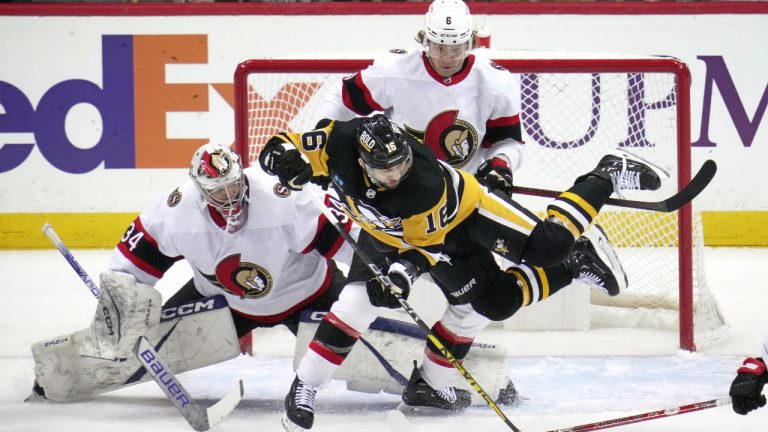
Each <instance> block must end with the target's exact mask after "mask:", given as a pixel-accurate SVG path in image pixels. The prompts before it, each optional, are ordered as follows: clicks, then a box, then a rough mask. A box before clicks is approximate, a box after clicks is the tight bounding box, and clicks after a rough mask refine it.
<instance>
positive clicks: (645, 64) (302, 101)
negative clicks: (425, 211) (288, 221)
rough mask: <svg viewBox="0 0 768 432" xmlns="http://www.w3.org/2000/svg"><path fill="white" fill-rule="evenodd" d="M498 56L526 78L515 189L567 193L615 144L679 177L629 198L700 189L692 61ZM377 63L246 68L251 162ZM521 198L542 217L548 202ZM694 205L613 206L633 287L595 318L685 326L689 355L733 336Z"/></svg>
mask: <svg viewBox="0 0 768 432" xmlns="http://www.w3.org/2000/svg"><path fill="white" fill-rule="evenodd" d="M492 55H493V57H492V58H494V61H495V62H496V63H498V64H499V65H501V66H504V67H505V68H507V69H508V70H509V71H510V72H511V73H513V74H517V75H518V76H519V82H520V91H521V102H522V104H521V121H522V130H523V139H524V141H525V147H526V148H525V151H524V157H523V164H522V167H521V168H520V169H519V170H517V171H515V184H516V185H521V186H531V187H535V188H543V189H552V190H565V189H567V188H568V187H569V186H570V185H571V184H572V182H573V180H574V179H575V178H576V177H577V176H578V175H580V174H583V173H585V172H587V171H589V170H591V169H592V168H593V167H594V166H595V165H596V164H597V162H598V161H599V159H600V158H601V156H602V155H604V154H606V153H607V152H609V151H610V150H612V149H613V148H616V147H620V148H624V149H627V150H629V151H631V152H632V153H635V154H637V155H639V156H641V157H644V158H647V159H649V160H651V161H654V162H655V163H657V164H658V165H661V166H662V167H663V168H665V169H666V170H668V171H669V173H670V175H671V178H670V179H669V180H668V181H667V182H666V184H664V185H663V186H662V188H661V189H660V190H658V191H655V192H651V193H648V192H647V191H644V192H641V193H637V192H635V193H630V192H627V194H626V196H625V197H626V198H628V199H636V200H643V201H656V200H661V199H664V198H666V197H668V196H670V195H672V194H674V193H675V192H677V191H678V189H679V188H681V187H682V186H683V185H685V184H686V183H687V182H688V181H689V180H690V178H691V170H692V166H691V156H690V124H689V117H690V106H689V99H690V98H689V86H690V75H689V72H688V69H687V67H686V65H685V64H684V63H682V62H680V61H679V60H676V59H672V58H662V57H647V58H634V57H633V58H616V57H597V56H595V57H593V58H575V57H571V58H562V57H560V58H555V57H551V58H541V57H539V58H536V59H533V58H521V57H520V55H519V54H516V53H512V52H499V51H494V52H492ZM527 55H528V56H530V54H527ZM370 63H371V60H367V59H362V60H361V59H306V60H302V59H292V60H248V61H245V62H243V63H241V64H240V65H239V66H238V68H237V70H236V72H235V105H236V107H235V117H236V120H235V128H236V130H235V137H236V145H237V148H238V151H239V152H240V153H241V154H242V155H243V159H244V160H245V161H246V164H249V163H254V161H256V159H257V155H258V153H259V151H260V149H261V147H262V146H263V145H264V143H265V141H266V140H267V139H268V138H269V137H270V136H271V135H273V134H275V133H278V132H281V131H307V130H311V129H312V128H313V126H314V125H315V124H316V122H317V121H318V120H319V118H318V114H317V113H318V110H319V109H320V107H321V105H322V103H323V101H324V98H325V94H326V92H327V91H328V89H329V88H330V84H331V83H334V82H337V81H338V80H340V79H341V78H342V77H344V76H346V75H349V74H350V73H353V72H356V71H358V70H360V69H363V68H365V67H366V66H368V65H369V64H370ZM693 168H694V169H698V166H696V167H693ZM514 198H515V199H516V200H518V201H520V202H521V203H523V204H524V205H526V206H528V207H529V208H531V209H534V210H537V211H540V212H541V213H540V214H542V215H543V210H544V209H545V207H546V204H547V203H548V202H549V200H548V199H542V198H535V197H528V196H523V195H515V196H514ZM694 207H695V203H694V206H693V207H692V206H685V207H683V208H682V209H680V210H679V211H678V212H672V213H653V212H648V211H640V210H631V209H624V208H619V207H610V206H606V207H605V208H604V209H603V211H602V212H601V214H600V216H599V217H598V218H597V220H596V222H597V223H599V224H600V225H602V226H603V228H604V229H605V231H606V232H607V234H608V236H609V238H610V240H611V242H612V243H613V244H614V246H615V247H616V249H617V253H618V254H619V257H620V259H621V261H622V264H623V266H624V268H625V270H626V272H627V276H628V278H629V286H628V288H627V289H626V291H624V292H622V293H621V294H620V295H618V296H616V297H608V296H606V295H604V294H602V293H600V292H597V290H591V294H590V304H591V306H590V310H591V311H593V312H592V313H597V311H599V313H600V314H601V316H602V317H603V318H602V319H601V325H606V323H609V324H608V325H614V326H641V327H668V328H669V327H671V328H675V329H679V332H680V346H681V348H683V349H687V350H690V351H693V350H695V349H696V345H697V344H698V345H699V346H702V345H705V344H711V343H713V342H715V341H717V340H719V339H721V338H722V337H723V336H724V334H725V332H726V330H727V326H726V325H725V323H724V320H723V319H722V316H721V314H720V313H719V310H718V308H717V304H716V302H715V300H714V298H713V297H712V295H711V294H710V291H709V289H708V287H707V283H706V277H705V273H704V266H703V233H702V227H701V219H700V215H699V213H697V212H696V211H695V208H694ZM606 317H607V318H606Z"/></svg>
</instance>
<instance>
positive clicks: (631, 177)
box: [590, 149, 669, 198]
mask: <svg viewBox="0 0 768 432" xmlns="http://www.w3.org/2000/svg"><path fill="white" fill-rule="evenodd" d="M590 174H592V175H596V176H598V177H600V178H603V179H606V180H610V181H611V183H613V190H614V192H616V195H618V196H619V197H620V198H624V196H623V195H622V193H623V192H624V191H627V190H657V189H659V188H660V187H661V180H662V179H667V178H669V173H667V172H666V171H664V170H663V169H661V168H660V167H658V166H656V165H654V164H653V163H651V162H649V161H647V160H645V159H643V158H641V157H639V156H635V155H633V154H632V153H629V152H627V151H625V150H619V149H615V150H614V151H612V152H611V153H610V154H607V155H605V156H603V158H602V159H600V163H598V164H597V167H596V168H595V169H593V170H592V172H590Z"/></svg>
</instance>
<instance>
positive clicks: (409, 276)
mask: <svg viewBox="0 0 768 432" xmlns="http://www.w3.org/2000/svg"><path fill="white" fill-rule="evenodd" d="M414 275H416V269H415V268H414V266H413V264H411V263H410V262H408V261H406V260H403V259H401V260H397V261H395V262H393V263H392V265H390V266H389V270H388V271H387V276H388V277H389V281H390V282H391V284H392V285H391V286H385V285H384V284H383V283H382V281H381V280H379V278H376V277H373V278H371V279H368V282H366V284H365V288H366V290H367V291H368V299H369V300H370V301H371V304H372V305H374V306H378V307H385V308H389V309H397V308H399V307H400V302H399V301H397V297H395V295H394V294H393V292H396V293H398V294H399V295H400V297H402V298H403V299H404V300H405V299H407V298H408V294H410V293H411V284H412V283H413V281H414V279H415V276H414Z"/></svg>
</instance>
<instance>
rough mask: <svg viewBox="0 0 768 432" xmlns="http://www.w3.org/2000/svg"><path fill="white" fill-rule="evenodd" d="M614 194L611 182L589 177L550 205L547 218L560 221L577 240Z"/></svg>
mask: <svg viewBox="0 0 768 432" xmlns="http://www.w3.org/2000/svg"><path fill="white" fill-rule="evenodd" d="M612 193H613V186H612V185H611V183H610V182H608V181H606V180H603V179H601V178H599V177H595V176H587V177H585V178H584V179H582V180H581V181H579V182H578V183H576V184H574V185H573V186H571V188H570V189H568V190H567V191H565V192H563V193H562V194H560V196H559V197H557V198H556V199H555V200H554V201H553V202H552V203H550V204H549V205H548V206H547V216H548V217H550V218H554V219H556V220H558V221H560V222H561V223H562V224H563V225H565V227H566V228H568V230H569V231H571V233H572V234H574V237H575V238H577V237H579V236H580V235H581V234H582V233H584V231H586V229H587V228H589V225H590V224H591V223H592V220H594V218H595V217H597V213H598V212H599V211H600V209H601V208H602V207H603V204H605V202H606V201H607V200H608V197H610V196H611V194H612Z"/></svg>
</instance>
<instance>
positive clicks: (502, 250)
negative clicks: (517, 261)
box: [493, 238, 509, 255]
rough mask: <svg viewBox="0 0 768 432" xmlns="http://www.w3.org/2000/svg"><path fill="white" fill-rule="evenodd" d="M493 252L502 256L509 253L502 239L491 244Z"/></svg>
mask: <svg viewBox="0 0 768 432" xmlns="http://www.w3.org/2000/svg"><path fill="white" fill-rule="evenodd" d="M493 251H494V252H496V253H498V254H502V255H505V254H508V253H509V249H507V245H506V243H505V242H504V239H500V238H499V239H496V241H495V242H494V244H493Z"/></svg>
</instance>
